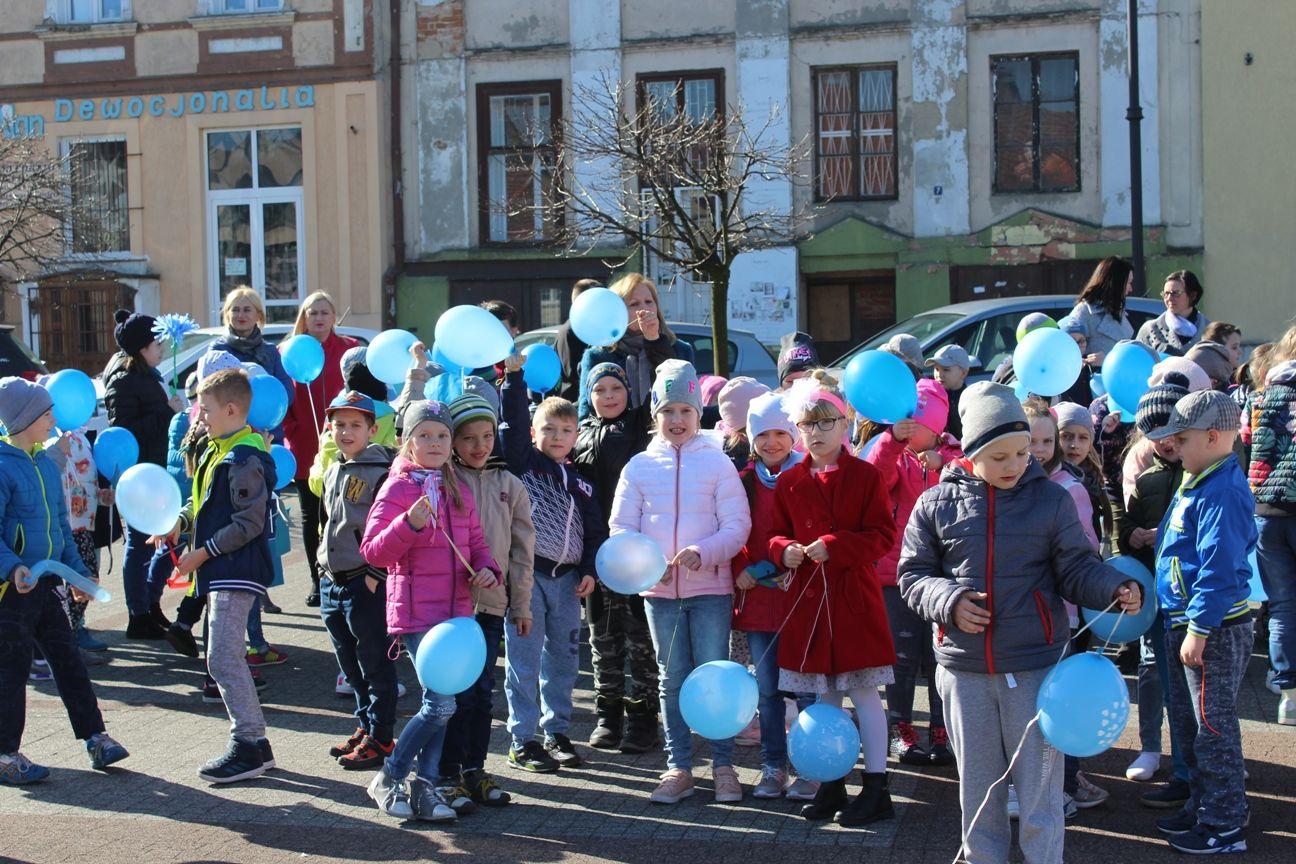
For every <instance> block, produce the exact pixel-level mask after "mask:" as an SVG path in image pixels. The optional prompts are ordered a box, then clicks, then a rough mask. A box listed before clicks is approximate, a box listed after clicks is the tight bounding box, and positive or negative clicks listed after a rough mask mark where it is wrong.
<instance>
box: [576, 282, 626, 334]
mask: <svg viewBox="0 0 1296 864" xmlns="http://www.w3.org/2000/svg"><path fill="white" fill-rule="evenodd" d="M568 320H569V321H570V322H571V328H572V332H573V333H575V334H576V336H577V337H579V339H580V340H581V341H582V342H584V343H585V344H586V345H593V346H596V347H598V346H603V345H613V344H615V343H617V342H619V341H620V340H621V337H622V336H624V335H625V332H626V328H627V327H629V326H630V311H629V310H628V309H626V304H625V301H624V300H622V299H621V297H620V296H619V295H618V294H616V293H614V292H612V291H609V290H608V289H607V288H587V289H585V290H584V291H582V292H581V295H580V296H579V297H577V298H576V299H575V300H573V301H572V306H571V314H569V315H568Z"/></svg>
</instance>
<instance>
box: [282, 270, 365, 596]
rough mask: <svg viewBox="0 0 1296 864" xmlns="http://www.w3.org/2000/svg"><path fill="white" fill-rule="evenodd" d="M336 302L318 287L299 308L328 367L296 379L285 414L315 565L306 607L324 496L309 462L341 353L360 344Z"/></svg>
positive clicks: (337, 380) (337, 379)
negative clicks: (346, 331)
mask: <svg viewBox="0 0 1296 864" xmlns="http://www.w3.org/2000/svg"><path fill="white" fill-rule="evenodd" d="M337 317H338V316H337V304H335V303H334V302H333V298H332V297H330V296H329V295H328V294H327V293H325V292H324V291H316V292H315V293H314V294H311V295H310V296H309V297H307V298H306V299H305V300H303V301H302V304H301V307H300V308H299V309H298V310H297V323H296V324H294V325H293V335H294V336H300V335H301V334H303V333H304V334H306V335H307V336H310V337H311V338H313V339H315V340H316V341H317V342H319V343H320V344H321V345H322V346H323V347H324V371H323V372H321V373H320V374H319V377H318V378H316V379H315V380H314V381H312V382H310V383H309V384H302V383H301V382H293V390H294V391H295V392H294V394H293V400H292V405H291V406H290V407H289V408H288V416H286V417H285V418H284V434H285V436H286V437H287V439H288V449H289V450H291V451H292V454H293V456H294V458H296V460H297V475H296V476H295V477H294V478H293V481H294V485H295V486H296V487H297V499H298V501H300V503H301V514H302V545H304V546H305V547H306V560H307V562H309V564H310V570H311V591H310V594H308V595H307V597H306V605H307V606H318V605H319V571H318V570H317V569H316V566H315V553H316V550H318V549H319V528H320V521H321V518H322V517H321V513H320V499H319V497H318V496H316V495H315V493H313V492H311V490H310V489H309V488H308V486H307V480H308V478H309V475H310V469H311V465H312V464H313V463H314V462H315V454H316V453H317V452H318V451H319V436H320V429H321V427H322V426H323V425H324V409H325V408H327V407H328V404H329V402H331V401H332V400H333V397H334V396H336V395H337V394H338V393H339V392H341V391H342V389H343V387H344V382H343V380H342V355H343V354H345V353H346V352H347V351H349V350H350V349H352V348H354V347H356V346H357V345H359V344H360V342H359V341H358V340H355V339H352V338H350V337H349V336H343V335H341V334H340V333H338V332H337V330H336V326H337Z"/></svg>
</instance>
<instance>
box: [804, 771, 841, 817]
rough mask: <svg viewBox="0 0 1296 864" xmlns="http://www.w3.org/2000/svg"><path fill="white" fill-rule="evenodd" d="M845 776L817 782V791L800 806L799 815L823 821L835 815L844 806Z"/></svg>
mask: <svg viewBox="0 0 1296 864" xmlns="http://www.w3.org/2000/svg"><path fill="white" fill-rule="evenodd" d="M848 800H849V799H848V798H847V797H846V778H845V777H843V778H841V779H840V780H829V781H828V782H826V783H820V784H819V791H818V792H816V793H815V797H814V800H813V801H811V802H810V803H809V804H807V805H805V806H804V807H802V808H801V815H802V816H803V817H805V818H806V819H809V820H810V821H811V822H823V821H825V820H827V819H831V818H833V817H834V816H835V815H837V811H839V810H841V809H843V808H844V807H846V804H847V802H848Z"/></svg>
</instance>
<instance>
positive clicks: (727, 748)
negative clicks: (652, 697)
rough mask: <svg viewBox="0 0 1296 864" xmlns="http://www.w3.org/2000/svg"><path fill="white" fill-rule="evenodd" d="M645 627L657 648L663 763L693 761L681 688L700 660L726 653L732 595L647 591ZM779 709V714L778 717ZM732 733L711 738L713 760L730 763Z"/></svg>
mask: <svg viewBox="0 0 1296 864" xmlns="http://www.w3.org/2000/svg"><path fill="white" fill-rule="evenodd" d="M644 605H645V606H646V607H647V611H648V629H649V630H650V631H652V639H653V649H654V650H655V651H656V652H657V671H658V673H659V678H660V679H661V704H662V715H663V716H665V718H666V767H668V768H682V769H684V770H685V771H688V770H690V769H692V767H693V733H692V731H691V730H690V729H689V727H688V724H687V723H685V722H684V715H683V714H682V713H680V707H679V693H680V688H681V687H682V686H684V679H685V678H687V677H688V675H689V673H690V672H692V671H693V670H694V669H695V668H697V667H698V666H701V665H702V664H703V663H709V662H711V661H712V660H728V659H729V624H730V622H731V621H732V620H733V597H731V596H730V595H728V594H703V595H700V596H698V597H686V598H683V599H680V600H677V599H674V598H671V597H647V598H645V603H644ZM782 718H783V715H782V713H780V714H779V722H780V723H781V722H782ZM733 747H734V742H733V739H732V738H726V739H724V740H723V741H712V742H711V756H712V758H711V762H712V765H713V766H714V765H732V764H733Z"/></svg>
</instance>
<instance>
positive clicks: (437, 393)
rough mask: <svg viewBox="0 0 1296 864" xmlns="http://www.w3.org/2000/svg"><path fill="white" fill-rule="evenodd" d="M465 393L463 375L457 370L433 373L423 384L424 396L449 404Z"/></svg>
mask: <svg viewBox="0 0 1296 864" xmlns="http://www.w3.org/2000/svg"><path fill="white" fill-rule="evenodd" d="M462 395H463V376H462V375H460V374H459V373H457V372H442V373H441V374H440V375H433V376H432V377H431V378H429V379H428V382H427V383H426V384H424V385H423V398H424V399H430V400H432V401H433V402H445V403H446V404H449V403H450V402H453V401H454V400H455V399H458V398H459V397H460V396H462Z"/></svg>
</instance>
